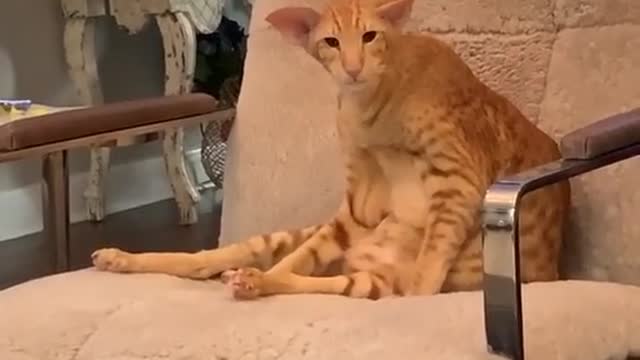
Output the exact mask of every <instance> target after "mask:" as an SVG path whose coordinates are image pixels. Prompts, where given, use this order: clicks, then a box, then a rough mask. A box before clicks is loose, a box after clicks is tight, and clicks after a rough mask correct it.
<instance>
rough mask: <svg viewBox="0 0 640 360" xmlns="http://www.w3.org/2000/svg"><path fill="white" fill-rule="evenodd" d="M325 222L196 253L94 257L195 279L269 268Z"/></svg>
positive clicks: (105, 266) (128, 268) (118, 267)
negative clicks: (250, 269) (242, 269)
mask: <svg viewBox="0 0 640 360" xmlns="http://www.w3.org/2000/svg"><path fill="white" fill-rule="evenodd" d="M323 227H324V226H311V227H307V228H304V229H301V230H295V231H282V232H275V233H272V234H268V235H261V236H254V237H251V238H249V239H247V240H245V241H242V242H238V243H234V244H230V245H227V246H224V247H221V248H219V249H214V250H204V251H199V252H196V253H186V252H145V253H130V252H126V251H123V250H120V249H115V248H107V249H100V250H97V251H95V252H94V253H93V254H92V255H91V257H92V260H93V264H94V266H95V267H96V268H97V269H98V270H103V271H111V272H120V273H161V274H168V275H174V276H179V277H185V278H191V279H208V278H211V277H214V276H216V275H219V274H220V273H222V272H223V271H225V270H229V269H234V268H241V267H258V268H261V269H265V270H266V269H269V268H270V267H271V266H273V264H275V263H277V262H278V261H280V260H281V259H282V258H284V257H285V256H286V255H287V254H289V253H291V252H293V251H294V250H295V249H297V248H298V247H299V246H300V245H302V244H303V243H304V242H306V241H307V240H309V239H310V238H312V237H313V235H314V234H315V233H317V232H318V231H320V230H321V229H322V228H323Z"/></svg>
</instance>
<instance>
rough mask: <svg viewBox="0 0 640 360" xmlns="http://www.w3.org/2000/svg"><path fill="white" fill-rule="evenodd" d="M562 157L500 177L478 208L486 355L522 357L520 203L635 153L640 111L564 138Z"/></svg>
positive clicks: (639, 145) (638, 148)
mask: <svg viewBox="0 0 640 360" xmlns="http://www.w3.org/2000/svg"><path fill="white" fill-rule="evenodd" d="M560 148H561V152H562V156H563V159H561V160H558V161H555V162H552V163H548V164H545V165H542V166H539V167H536V168H532V169H530V170H527V171H524V172H522V173H519V174H517V175H515V176H511V177H507V178H503V179H500V180H499V181H497V182H496V183H495V184H493V185H492V186H491V187H490V188H489V189H488V191H487V193H486V195H485V198H484V207H483V258H484V315H485V331H486V336H487V343H488V347H489V351H490V352H491V353H494V354H500V355H503V356H506V357H507V358H509V359H513V360H522V359H524V341H523V330H522V300H521V295H520V267H519V257H518V256H517V255H518V254H519V252H520V251H519V243H518V231H517V230H518V212H519V202H520V199H521V198H522V197H523V196H524V195H525V194H527V193H530V192H532V191H534V190H536V189H539V188H542V187H544V186H548V185H551V184H554V183H557V182H560V181H563V180H567V179H570V178H572V177H574V176H578V175H581V174H584V173H587V172H590V171H593V170H596V169H599V168H602V167H605V166H607V165H611V164H613V163H616V162H619V161H622V160H625V159H628V158H631V157H633V156H636V155H640V108H638V109H635V110H633V111H630V112H626V113H623V114H618V115H615V116H612V117H609V118H606V119H603V120H600V121H597V122H595V123H593V124H591V125H588V126H586V127H584V128H581V129H578V130H576V131H574V132H572V133H570V134H568V135H566V136H565V137H564V138H563V139H562V141H561V146H560Z"/></svg>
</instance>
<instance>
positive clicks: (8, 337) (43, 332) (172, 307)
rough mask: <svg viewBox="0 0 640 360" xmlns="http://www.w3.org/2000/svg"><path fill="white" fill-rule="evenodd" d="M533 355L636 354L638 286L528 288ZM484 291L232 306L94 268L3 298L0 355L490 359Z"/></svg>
mask: <svg viewBox="0 0 640 360" xmlns="http://www.w3.org/2000/svg"><path fill="white" fill-rule="evenodd" d="M524 298H525V299H526V303H525V325H526V331H527V338H526V342H527V346H528V348H529V353H528V355H529V356H530V357H529V359H533V360H536V359H544V360H556V359H557V360H560V359H563V360H569V359H580V360H602V359H624V358H625V356H626V355H627V354H628V353H629V349H633V350H634V351H635V353H636V354H640V316H633V315H632V314H640V289H638V288H634V287H627V286H621V285H612V284H605V283H600V284H597V283H586V282H585V283H579V282H568V283H562V282H559V283H550V284H538V285H531V286H527V287H526V288H525V291H524ZM481 299H482V296H481V294H480V293H478V292H476V293H459V294H455V295H444V296H442V295H441V296H433V297H415V298H396V299H387V300H382V301H377V302H374V301H369V300H355V299H349V298H343V297H338V296H323V295H305V296H279V297H272V298H265V299H261V300H260V301H252V302H236V301H232V300H231V299H230V296H229V294H228V293H227V292H225V291H223V288H222V286H221V285H220V284H219V283H216V282H213V281H210V282H197V281H190V280H183V279H177V278H173V277H169V276H164V275H117V274H109V273H101V272H97V271H94V270H91V269H89V270H82V271H78V272H74V273H70V274H64V275H58V276H52V277H48V278H44V279H40V280H36V281H31V282H29V283H26V284H23V285H20V286H17V287H14V288H11V289H8V290H5V291H2V292H0V319H2V321H0V359H2V360H45V359H46V360H143V359H144V360H150V359H154V360H159V359H172V360H179V359H185V360H187V359H188V360H248V359H256V360H257V359H260V360H267V359H274V360H275V359H280V360H301V359H308V360H325V359H326V360H329V359H330V360H355V359H368V360H389V359H403V360H424V359H438V360H465V359H468V360H486V359H490V358H488V357H487V355H486V353H485V345H484V332H483V318H482V315H481V314H482V302H481Z"/></svg>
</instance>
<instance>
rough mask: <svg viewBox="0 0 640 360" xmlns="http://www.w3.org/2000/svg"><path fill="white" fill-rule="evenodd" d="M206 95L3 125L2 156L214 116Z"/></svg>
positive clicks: (210, 99)
mask: <svg viewBox="0 0 640 360" xmlns="http://www.w3.org/2000/svg"><path fill="white" fill-rule="evenodd" d="M217 104H218V102H217V101H216V99H215V98H213V97H211V96H209V95H206V94H188V95H175V96H166V97H158V98H149V99H142V100H130V101H123V102H118V103H113V104H106V105H99V106H95V107H89V108H82V109H75V110H69V111H62V112H57V113H53V114H46V115H41V116H35V117H30V118H26V119H22V120H17V121H10V122H8V123H6V124H3V125H0V152H10V151H16V150H22V149H26V148H31V147H37V146H42V145H48V144H53V143H58V142H63V141H68V140H73V139H78V138H83V137H87V136H91V135H97V134H103V133H108V132H113V131H118V130H125V129H129V128H134V127H139V126H144V125H151V124H155V123H163V122H167V121H171V120H177V119H181V118H187V117H194V116H198V115H204V114H208V113H212V112H215V111H216V110H217Z"/></svg>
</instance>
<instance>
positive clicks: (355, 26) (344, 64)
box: [266, 0, 413, 90]
mask: <svg viewBox="0 0 640 360" xmlns="http://www.w3.org/2000/svg"><path fill="white" fill-rule="evenodd" d="M412 5H413V0H329V2H328V5H327V7H326V9H325V10H324V11H323V12H322V13H319V12H316V11H315V10H313V9H311V8H308V7H286V8H282V9H279V10H276V11H274V12H272V13H271V14H269V15H268V16H267V18H266V20H267V21H268V22H269V23H271V25H273V26H274V28H276V29H277V30H278V31H280V33H281V34H282V35H283V36H284V37H285V39H287V40H288V41H289V42H291V43H293V44H295V45H298V46H302V47H303V48H304V49H305V50H306V51H307V52H308V53H309V54H311V55H312V56H313V57H314V58H316V59H317V60H318V61H319V62H320V63H321V64H322V65H323V66H324V67H325V68H326V69H327V71H328V72H329V73H330V74H331V75H332V76H333V78H334V79H335V81H336V82H337V83H338V85H339V86H340V87H342V88H344V89H351V90H358V89H363V88H367V87H370V86H375V84H377V83H378V81H379V79H380V76H381V74H383V73H384V72H385V70H386V66H387V62H386V61H385V59H386V52H387V49H388V43H387V41H388V37H389V36H390V35H391V33H394V32H398V31H400V30H401V28H402V26H403V25H404V23H405V22H406V20H407V19H408V17H409V15H410V12H411V8H412Z"/></svg>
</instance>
